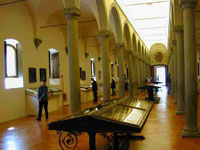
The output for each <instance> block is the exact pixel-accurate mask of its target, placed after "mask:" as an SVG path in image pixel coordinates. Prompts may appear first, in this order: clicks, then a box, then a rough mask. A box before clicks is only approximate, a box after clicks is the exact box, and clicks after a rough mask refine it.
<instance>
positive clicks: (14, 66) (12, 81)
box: [4, 39, 24, 89]
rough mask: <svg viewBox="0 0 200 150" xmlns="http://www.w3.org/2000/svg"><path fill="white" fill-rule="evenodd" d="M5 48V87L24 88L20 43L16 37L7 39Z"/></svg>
mask: <svg viewBox="0 0 200 150" xmlns="http://www.w3.org/2000/svg"><path fill="white" fill-rule="evenodd" d="M4 48H5V89H12V88H22V87H23V86H24V82H23V72H22V53H21V48H20V43H19V42H18V41H17V40H15V39H6V40H5V41H4Z"/></svg>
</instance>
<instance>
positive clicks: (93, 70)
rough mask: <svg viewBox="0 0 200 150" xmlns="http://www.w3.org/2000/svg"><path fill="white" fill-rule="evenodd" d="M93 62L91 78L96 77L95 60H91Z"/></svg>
mask: <svg viewBox="0 0 200 150" xmlns="http://www.w3.org/2000/svg"><path fill="white" fill-rule="evenodd" d="M90 62H91V77H92V78H93V77H95V64H94V58H91V59H90Z"/></svg>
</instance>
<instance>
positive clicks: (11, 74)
mask: <svg viewBox="0 0 200 150" xmlns="http://www.w3.org/2000/svg"><path fill="white" fill-rule="evenodd" d="M8 43H9V42H7V41H5V75H6V77H7V78H17V77H18V57H17V53H18V51H17V43H11V44H8Z"/></svg>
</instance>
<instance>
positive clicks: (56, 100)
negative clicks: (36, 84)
mask: <svg viewBox="0 0 200 150" xmlns="http://www.w3.org/2000/svg"><path fill="white" fill-rule="evenodd" d="M62 94H63V92H62V90H60V89H57V88H54V87H49V88H48V97H49V100H48V111H49V112H52V111H55V110H57V109H59V108H60V107H62V106H63V96H62ZM37 96H38V88H31V89H26V115H33V116H36V115H37V114H38V110H39V108H38V106H39V102H38V98H37ZM43 113H44V111H43Z"/></svg>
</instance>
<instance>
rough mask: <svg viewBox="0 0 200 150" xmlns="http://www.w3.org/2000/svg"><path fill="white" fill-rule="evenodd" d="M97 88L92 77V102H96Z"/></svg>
mask: <svg viewBox="0 0 200 150" xmlns="http://www.w3.org/2000/svg"><path fill="white" fill-rule="evenodd" d="M97 90H98V87H97V82H96V81H95V80H94V79H93V78H92V92H93V95H94V101H93V102H94V103H96V102H97V100H98V97H97Z"/></svg>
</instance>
